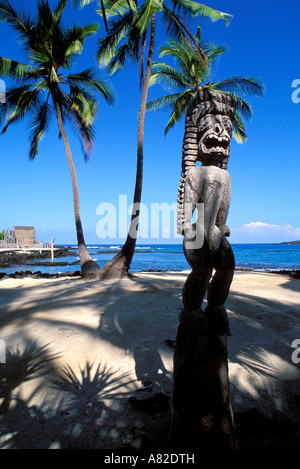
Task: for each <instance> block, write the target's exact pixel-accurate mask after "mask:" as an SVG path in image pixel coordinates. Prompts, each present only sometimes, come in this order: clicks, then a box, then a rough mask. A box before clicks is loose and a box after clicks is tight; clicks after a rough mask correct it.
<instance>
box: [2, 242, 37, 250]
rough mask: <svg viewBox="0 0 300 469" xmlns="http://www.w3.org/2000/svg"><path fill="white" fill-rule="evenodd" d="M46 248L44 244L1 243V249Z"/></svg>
mask: <svg viewBox="0 0 300 469" xmlns="http://www.w3.org/2000/svg"><path fill="white" fill-rule="evenodd" d="M44 247H45V246H44V244H43V243H35V244H29V243H7V242H6V241H0V249H15V250H20V249H43V248H44Z"/></svg>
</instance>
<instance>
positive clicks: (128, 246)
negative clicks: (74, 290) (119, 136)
mask: <svg viewBox="0 0 300 469" xmlns="http://www.w3.org/2000/svg"><path fill="white" fill-rule="evenodd" d="M155 21H156V18H155V14H153V15H152V17H151V32H150V44H149V51H148V58H147V65H146V71H145V79H144V84H143V90H142V99H141V105H140V110H139V122H138V140H137V168H136V181H135V190H134V197H133V210H132V215H131V220H130V225H129V230H128V234H127V239H126V241H125V244H124V245H123V247H122V248H121V250H120V252H119V253H118V254H117V255H116V256H115V257H114V258H113V259H111V260H110V261H109V262H108V263H107V264H106V265H105V266H104V267H103V269H102V270H101V278H120V277H124V276H126V275H127V274H128V270H129V268H130V265H131V261H132V258H133V254H134V250H135V245H136V240H137V234H138V225H139V217H140V204H141V198H142V186H143V163H144V127H145V116H146V105H147V98H148V90H149V82H150V76H151V69H152V59H153V52H154V43H155Z"/></svg>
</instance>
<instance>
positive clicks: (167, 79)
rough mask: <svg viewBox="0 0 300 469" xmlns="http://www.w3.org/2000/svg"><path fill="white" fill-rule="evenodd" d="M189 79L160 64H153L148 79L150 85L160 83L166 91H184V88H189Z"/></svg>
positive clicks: (168, 66)
mask: <svg viewBox="0 0 300 469" xmlns="http://www.w3.org/2000/svg"><path fill="white" fill-rule="evenodd" d="M189 78H190V77H187V76H185V75H183V74H182V73H180V72H178V71H177V70H176V69H175V68H173V67H171V66H170V65H167V64H165V63H162V62H154V63H153V67H152V73H151V78H150V85H154V84H156V83H160V84H161V85H162V86H163V87H164V88H167V89H171V88H173V89H179V90H184V89H185V88H186V87H188V88H190V87H191V83H190V81H189Z"/></svg>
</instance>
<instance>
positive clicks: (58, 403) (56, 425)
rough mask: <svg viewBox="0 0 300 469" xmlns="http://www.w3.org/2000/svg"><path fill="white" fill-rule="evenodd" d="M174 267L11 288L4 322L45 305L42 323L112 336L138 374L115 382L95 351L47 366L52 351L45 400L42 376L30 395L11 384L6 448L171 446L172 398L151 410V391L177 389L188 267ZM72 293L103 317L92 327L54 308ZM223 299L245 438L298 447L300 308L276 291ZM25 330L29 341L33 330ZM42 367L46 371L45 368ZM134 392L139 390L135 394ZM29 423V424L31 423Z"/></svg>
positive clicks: (75, 301) (76, 302)
mask: <svg viewBox="0 0 300 469" xmlns="http://www.w3.org/2000/svg"><path fill="white" fill-rule="evenodd" d="M170 277H171V278H170V279H169V280H166V279H164V278H163V277H161V278H160V281H159V282H157V279H152V278H151V276H149V277H147V276H144V278H143V279H141V278H132V279H130V280H127V281H123V280H121V281H117V282H110V281H103V282H102V286H103V288H102V287H101V289H99V288H98V287H97V285H99V283H98V282H95V281H89V282H85V283H83V282H81V281H78V280H77V279H76V281H75V280H62V281H59V282H57V283H51V284H49V285H48V284H47V283H45V285H44V286H43V294H42V297H38V298H36V299H34V298H33V299H30V300H28V299H27V298H28V292H29V291H27V290H26V289H24V291H20V292H19V291H17V292H15V293H16V295H15V293H14V298H16V301H17V307H16V306H15V303H13V302H12V303H10V301H9V299H7V301H6V303H5V304H4V305H3V306H2V311H3V313H2V324H3V325H4V326H5V325H8V324H10V323H14V322H15V321H19V322H20V324H24V325H26V322H27V321H28V320H30V319H31V318H34V317H35V314H36V313H37V312H38V313H40V312H41V304H42V308H43V311H44V312H45V313H46V314H45V315H43V317H42V319H41V321H42V322H43V324H44V325H46V326H47V327H48V326H49V327H51V328H54V329H58V328H62V327H65V328H69V329H74V330H75V329H76V331H80V332H81V333H84V334H87V335H89V336H90V337H91V338H94V337H95V338H96V339H97V340H98V339H101V341H102V342H101V343H103V344H104V346H105V342H107V344H112V345H113V346H115V347H118V348H119V349H120V350H122V354H121V355H122V358H121V362H120V363H118V364H116V367H118V366H119V367H120V369H128V370H129V368H126V366H127V364H128V366H130V369H131V367H132V364H131V363H130V360H131V359H132V360H133V369H134V371H135V374H136V380H135V381H134V383H133V382H130V381H128V382H127V381H126V379H127V378H128V377H127V378H126V376H123V378H122V379H123V380H124V383H122V386H120V387H118V386H119V384H120V382H119V381H118V380H119V379H120V376H119V375H118V374H116V372H114V371H113V369H111V368H107V367H106V366H105V365H103V363H101V362H99V363H98V361H97V360H94V361H92V363H89V362H88V363H85V364H84V365H82V366H81V368H79V369H78V370H75V369H74V368H71V367H70V366H68V365H66V366H65V368H64V371H62V370H61V371H60V372H58V371H57V369H56V367H55V366H54V367H52V368H51V367H50V364H51V363H52V361H51V360H49V367H50V368H49V372H46V373H44V375H43V376H45V375H46V374H48V375H50V374H51V376H52V377H53V376H54V380H53V381H52V383H51V392H50V391H49V379H47V380H46V379H45V380H44V384H45V388H47V390H48V392H47V394H45V396H46V397H45V399H44V401H43V404H42V405H39V406H38V405H36V404H35V394H36V393H39V392H41V391H42V387H41V383H40V381H37V384H36V392H35V390H33V391H32V392H31V394H30V395H29V396H28V398H27V399H25V398H24V397H23V396H22V395H20V394H16V393H15V391H16V388H17V386H16V387H13V386H12V385H11V386H12V390H11V392H10V394H9V393H7V394H9V396H10V398H9V399H10V403H11V402H12V399H13V401H14V402H13V404H14V405H10V406H9V410H8V411H7V412H6V414H5V420H4V419H3V418H2V416H0V420H1V426H2V428H3V430H1V434H2V436H1V438H0V448H2V447H3V448H5V447H20V448H31V447H34V448H52V447H57V448H128V447H130V448H145V447H146V448H162V449H164V450H165V449H166V447H167V446H166V445H167V440H168V438H167V436H168V434H169V424H170V406H169V407H168V408H167V407H163V408H162V407H159V408H154V411H153V403H154V401H153V399H152V398H153V397H154V396H155V395H157V394H159V393H163V394H164V395H166V396H167V397H168V398H169V402H171V399H172V373H173V371H172V367H171V366H170V363H171V362H172V359H173V350H172V349H171V348H170V347H168V346H167V345H166V341H169V342H172V341H173V340H174V339H175V337H176V332H177V327H178V313H179V310H180V309H181V306H182V303H181V291H182V285H183V283H184V279H185V278H184V275H183V276H182V277H181V276H180V280H178V274H174V275H173V276H172V275H171V276H170ZM128 282H129V283H128ZM131 282H134V283H131ZM292 282H298V281H297V280H294V279H292V280H291V281H290V280H289V282H286V283H285V284H287V285H288V288H290V287H292V289H294V287H295V285H294V284H293V283H292ZM285 284H284V285H285ZM130 285H131V286H133V285H134V287H135V288H134V291H130ZM284 285H282V286H284ZM58 287H59V288H58ZM20 290H21V289H20ZM66 293H68V295H67V298H68V300H67V301H68V308H70V309H71V310H72V308H73V309H75V308H78V307H80V308H82V311H83V312H84V311H85V310H86V308H88V309H89V311H90V314H92V315H93V316H94V317H95V318H96V319H97V321H96V325H95V328H94V326H93V327H90V326H89V325H87V324H81V323H80V322H78V320H76V321H75V320H74V321H72V319H68V318H66V317H65V315H64V314H61V316H60V317H61V319H60V317H59V316H58V315H56V317H55V318H54V317H51V314H50V312H51V310H55V311H61V312H62V313H63V311H64V308H65V306H66ZM157 296H159V298H160V300H159V301H157ZM14 301H15V300H14ZM19 305H21V306H19ZM227 308H228V311H229V317H230V325H231V333H232V336H231V337H229V338H228V351H229V370H230V388H231V402H232V406H233V411H234V415H235V417H236V418H237V420H236V422H237V433H238V440H239V442H240V446H241V447H242V448H244V447H246V448H250V447H252V445H253V447H263V448H265V447H272V448H276V447H277V446H278V444H279V445H280V444H281V445H283V446H284V445H285V447H289V448H297V447H298V446H299V427H298V426H297V419H298V422H299V421H300V415H299V400H300V399H299V396H300V390H299V384H298V383H299V365H298V367H297V365H295V364H294V363H292V361H291V354H292V352H293V349H292V348H291V342H292V340H294V339H295V338H297V337H299V327H298V324H299V321H298V322H297V318H298V317H299V316H297V314H298V312H297V310H296V309H293V307H291V304H284V302H283V301H280V300H279V299H277V300H276V299H275V298H274V297H273V299H268V298H267V297H264V298H263V297H260V296H259V295H253V294H251V293H250V294H249V293H245V294H244V293H238V292H236V291H234V290H232V291H231V292H230V295H229V298H228V305H227ZM5 311H7V313H5ZM48 312H49V314H48ZM58 318H59V319H58ZM77 319H78V317H77ZM23 321H24V322H23ZM24 340H25V343H27V342H28V338H27V337H25V339H24ZM101 346H102V345H101ZM44 352H46V350H45V351H44ZM21 355H22V354H21ZM50 355H51V353H50ZM45 356H46V355H45ZM0 367H1V365H0ZM36 367H37V365H36ZM28 368H29V369H32V368H34V367H33V366H32V365H31V368H30V367H28ZM37 369H38V367H37ZM22 373H23V376H26V372H24V371H23V372H19V371H18V372H17V374H20V376H22ZM37 374H38V372H37ZM40 375H41V376H39V379H40V380H43V376H42V373H41V371H40ZM28 376H29V375H28ZM131 376H132V374H131ZM46 383H47V384H46ZM7 389H8V388H7ZM110 389H112V390H113V391H110ZM12 396H13V398H12ZM131 397H134V399H135V400H132V399H131V400H129V399H130V398H131ZM147 400H148V404H149V406H146V407H145V406H144V403H145V402H141V405H139V402H140V401H147ZM2 405H3V402H2ZM151 409H152V410H151ZM249 412H250V413H249ZM255 412H256V413H255ZM253 416H254V417H255V418H254V417H253ZM7 417H9V418H8V419H7ZM26 422H27V423H26ZM295 422H296V423H295ZM277 424H278V426H276V425H277ZM3 425H4V426H3ZM28 428H32V431H30V433H28ZM89 435H90V436H89ZM297 438H298V440H297Z"/></svg>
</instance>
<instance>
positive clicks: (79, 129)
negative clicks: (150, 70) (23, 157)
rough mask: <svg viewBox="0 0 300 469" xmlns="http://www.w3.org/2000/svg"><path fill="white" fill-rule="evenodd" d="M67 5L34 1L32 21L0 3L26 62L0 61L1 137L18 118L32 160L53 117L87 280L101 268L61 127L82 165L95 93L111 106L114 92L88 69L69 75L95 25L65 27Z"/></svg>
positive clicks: (89, 139) (90, 140)
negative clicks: (6, 84) (2, 95)
mask: <svg viewBox="0 0 300 469" xmlns="http://www.w3.org/2000/svg"><path fill="white" fill-rule="evenodd" d="M66 3H67V0H60V1H59V2H58V4H57V6H56V8H55V9H53V11H51V9H50V6H49V3H48V0H39V1H38V2H37V14H36V16H35V18H32V17H31V16H30V15H29V14H28V13H26V12H20V11H17V10H16V9H15V8H13V6H12V5H11V3H10V2H9V1H8V0H0V20H2V21H4V22H6V23H8V24H10V25H11V26H12V28H14V30H15V31H16V32H17V33H18V36H19V39H20V44H21V46H22V49H23V50H24V51H25V52H26V54H27V55H28V58H29V64H28V65H26V64H23V63H20V62H16V61H14V60H11V59H7V58H4V57H0V76H2V77H3V78H5V79H6V80H13V81H14V82H15V86H14V87H12V88H10V89H8V90H7V93H6V103H5V104H3V105H1V107H0V112H1V114H0V123H4V121H5V120H7V122H6V124H5V126H4V127H3V129H2V133H4V132H6V131H7V129H8V127H10V125H12V124H17V123H19V122H20V121H21V120H22V119H23V118H26V117H28V118H29V119H30V120H29V128H30V134H29V143H30V150H29V158H30V159H31V160H33V159H34V158H35V157H36V156H37V154H38V150H39V142H40V140H41V138H42V137H43V136H44V134H45V133H46V132H47V130H48V128H49V126H50V123H51V120H52V118H53V116H55V117H56V120H57V124H58V128H59V136H60V137H61V138H62V139H63V142H64V146H65V150H66V155H67V159H68V165H69V169H70V173H71V179H72V189H73V202H74V214H75V224H76V233H77V241H78V251H79V257H80V265H81V272H82V274H83V275H92V274H95V273H97V272H99V271H100V268H99V266H98V265H97V264H96V262H94V261H93V260H92V259H91V257H90V255H89V253H88V251H87V248H86V244H85V239H84V233H83V228H82V223H81V216H80V209H79V193H78V185H77V179H76V172H75V166H74V162H73V158H72V154H71V149H70V145H69V141H68V137H67V133H66V130H65V124H66V123H69V124H71V126H73V128H74V129H75V131H76V134H77V135H78V137H79V139H80V143H81V147H82V151H83V154H84V157H85V159H86V160H87V159H88V158H89V157H90V156H91V153H92V150H93V142H94V127H93V122H94V118H95V115H96V110H97V98H96V94H98V93H100V94H101V95H102V96H103V98H104V99H105V100H106V101H107V102H108V103H110V104H111V103H112V102H113V92H112V90H111V87H110V86H109V84H108V83H107V82H105V81H104V80H102V78H101V77H100V76H99V73H98V70H97V69H94V68H89V69H87V70H83V71H81V72H78V73H74V72H72V71H71V67H72V64H73V62H74V59H75V57H76V56H77V54H79V53H81V52H82V48H83V44H84V42H85V40H86V38H88V37H89V36H91V35H94V34H96V32H97V30H98V25H97V24H89V25H87V26H81V25H78V24H75V25H72V26H64V25H63V24H62V15H63V12H64V9H65V6H66Z"/></svg>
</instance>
